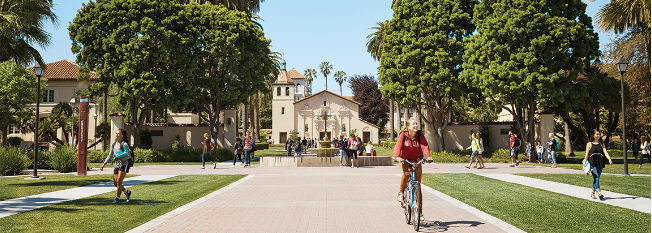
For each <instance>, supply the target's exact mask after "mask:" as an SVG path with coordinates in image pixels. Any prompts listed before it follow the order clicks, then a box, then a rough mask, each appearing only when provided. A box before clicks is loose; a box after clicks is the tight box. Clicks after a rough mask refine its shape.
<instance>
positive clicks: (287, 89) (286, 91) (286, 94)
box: [285, 87, 290, 96]
mask: <svg viewBox="0 0 652 233" xmlns="http://www.w3.org/2000/svg"><path fill="white" fill-rule="evenodd" d="M285 96H290V88H289V87H286V88H285Z"/></svg>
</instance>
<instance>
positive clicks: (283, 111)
mask: <svg viewBox="0 0 652 233" xmlns="http://www.w3.org/2000/svg"><path fill="white" fill-rule="evenodd" d="M281 115H285V107H282V108H281Z"/></svg>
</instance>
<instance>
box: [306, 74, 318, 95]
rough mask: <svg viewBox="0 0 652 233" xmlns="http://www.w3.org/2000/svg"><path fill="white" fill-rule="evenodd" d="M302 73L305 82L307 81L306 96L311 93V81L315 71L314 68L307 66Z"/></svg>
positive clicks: (314, 76)
mask: <svg viewBox="0 0 652 233" xmlns="http://www.w3.org/2000/svg"><path fill="white" fill-rule="evenodd" d="M303 75H304V76H306V82H308V88H307V89H308V91H307V93H306V96H309V95H312V81H313V79H314V78H316V77H317V71H315V69H311V68H308V69H306V70H304V71H303Z"/></svg>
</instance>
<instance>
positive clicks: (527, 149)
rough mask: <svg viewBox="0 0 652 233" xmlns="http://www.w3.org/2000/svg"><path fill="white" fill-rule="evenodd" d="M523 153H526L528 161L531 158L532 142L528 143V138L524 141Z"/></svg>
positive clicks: (528, 161)
mask: <svg viewBox="0 0 652 233" xmlns="http://www.w3.org/2000/svg"><path fill="white" fill-rule="evenodd" d="M525 154H526V155H527V163H530V160H532V144H530V140H526V141H525Z"/></svg>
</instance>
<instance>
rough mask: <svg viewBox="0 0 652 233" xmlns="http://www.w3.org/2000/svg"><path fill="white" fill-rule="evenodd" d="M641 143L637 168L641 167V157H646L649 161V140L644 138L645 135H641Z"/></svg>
mask: <svg viewBox="0 0 652 233" xmlns="http://www.w3.org/2000/svg"><path fill="white" fill-rule="evenodd" d="M641 144H642V145H643V146H642V147H641V149H642V151H641V162H640V163H639V164H638V169H641V166H643V159H644V158H647V161H648V162H651V160H650V142H649V141H647V140H645V136H641Z"/></svg>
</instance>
